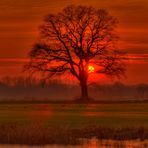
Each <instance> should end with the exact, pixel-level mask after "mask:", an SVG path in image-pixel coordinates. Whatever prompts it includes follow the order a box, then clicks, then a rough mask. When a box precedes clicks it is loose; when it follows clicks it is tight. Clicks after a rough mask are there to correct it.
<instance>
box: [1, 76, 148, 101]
mask: <svg viewBox="0 0 148 148" xmlns="http://www.w3.org/2000/svg"><path fill="white" fill-rule="evenodd" d="M89 91H90V94H91V96H92V98H93V99H95V100H104V101H105V100H111V101H121V100H123V101H124V100H125V101H126V100H139V101H143V100H148V84H137V85H126V84H123V83H120V82H115V83H113V84H102V85H101V84H92V85H90V86H89ZM80 94H81V92H80V90H79V86H78V85H69V84H65V83H64V82H63V81H62V80H61V81H60V80H56V79H53V80H49V81H45V80H42V79H37V78H32V77H4V78H1V79H0V100H4V101H5V100H25V101H28V100H52V101H57V100H58V101H63V100H66V101H68V100H69V101H70V100H75V99H76V98H77V97H79V95H80Z"/></svg>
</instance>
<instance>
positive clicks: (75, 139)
mask: <svg viewBox="0 0 148 148" xmlns="http://www.w3.org/2000/svg"><path fill="white" fill-rule="evenodd" d="M93 137H96V138H97V139H99V140H101V139H102V140H103V139H106V140H107V139H109V140H110V139H112V140H137V139H140V140H145V139H148V129H145V128H143V127H139V128H128V127H127V128H117V129H115V128H103V127H88V128H73V129H72V128H66V127H63V128H53V127H42V126H41V125H37V124H36V125H29V126H20V125H0V143H1V144H20V145H24V144H25V145H47V144H59V145H78V144H81V140H80V139H91V138H93Z"/></svg>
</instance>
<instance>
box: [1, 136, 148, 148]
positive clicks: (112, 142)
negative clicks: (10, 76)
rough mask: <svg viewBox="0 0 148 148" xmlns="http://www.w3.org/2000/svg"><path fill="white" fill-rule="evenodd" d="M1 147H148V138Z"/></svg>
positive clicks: (2, 147)
mask: <svg viewBox="0 0 148 148" xmlns="http://www.w3.org/2000/svg"><path fill="white" fill-rule="evenodd" d="M0 148H148V140H145V141H140V140H129V141H116V140H97V139H95V138H93V139H90V140H83V144H81V145H78V146H72V145H67V146H62V145H56V144H55V145H46V146H25V145H22V146H21V145H0Z"/></svg>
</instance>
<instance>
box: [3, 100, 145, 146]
mask: <svg viewBox="0 0 148 148" xmlns="http://www.w3.org/2000/svg"><path fill="white" fill-rule="evenodd" d="M92 137H96V138H98V139H113V140H134V139H141V140H144V139H148V103H140V104H138V103H124V104H121V103H116V104H37V103H35V104H33V103H32V104H21V103H20V104H9V103H6V104H0V143H1V144H28V145H46V144H66V145H68V144H70V145H76V144H79V142H80V141H79V140H80V139H81V138H92Z"/></svg>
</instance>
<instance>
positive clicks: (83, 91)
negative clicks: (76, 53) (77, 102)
mask: <svg viewBox="0 0 148 148" xmlns="http://www.w3.org/2000/svg"><path fill="white" fill-rule="evenodd" d="M80 87H81V98H80V99H81V100H82V101H88V100H89V97H88V87H87V78H82V80H81V81H80Z"/></svg>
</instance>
